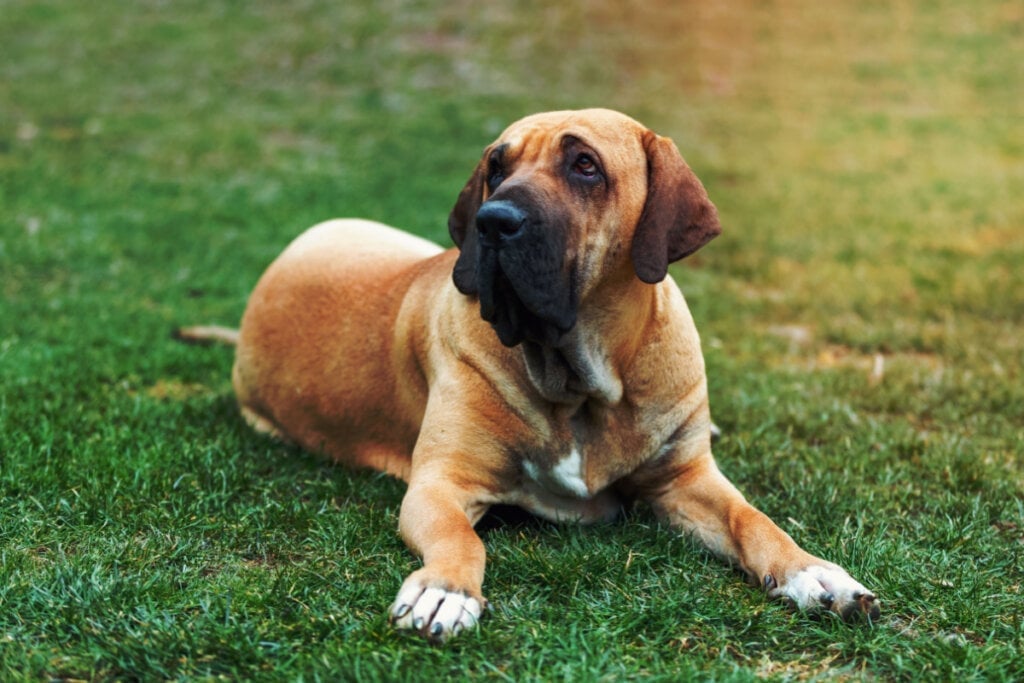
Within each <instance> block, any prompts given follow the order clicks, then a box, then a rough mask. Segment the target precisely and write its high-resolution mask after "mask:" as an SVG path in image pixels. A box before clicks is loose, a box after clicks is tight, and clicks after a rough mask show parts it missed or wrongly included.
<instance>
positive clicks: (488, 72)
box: [0, 0, 1024, 681]
mask: <svg viewBox="0 0 1024 683" xmlns="http://www.w3.org/2000/svg"><path fill="white" fill-rule="evenodd" d="M711 4H712V3H692V4H691V3H673V4H669V3H665V4H664V6H662V7H658V8H656V9H655V8H653V7H651V6H649V5H646V4H640V3H637V4H633V3H615V2H610V1H605V0H601V1H599V2H587V3H584V2H564V3H560V4H558V5H557V6H555V7H549V6H547V5H546V4H544V3H540V2H533V1H532V0H528V1H527V2H524V3H519V4H517V5H515V6H513V5H509V4H503V5H499V6H493V7H492V6H490V5H487V4H485V3H467V2H455V3H430V2H424V1H417V0H393V1H391V2H387V3H370V2H349V3H326V2H317V1H310V2H303V3H288V4H285V3H269V2H255V3H235V2H228V1H226V0H211V1H207V2H180V3H149V2H147V3H132V4H131V5H123V4H118V3H104V2H98V3H79V4H74V3H65V2H59V1H58V0H49V1H47V0H39V1H34V2H29V1H27V0H0V16H2V17H3V19H2V20H0V44H3V45H4V49H3V53H2V55H0V70H2V78H0V487H2V488H0V491H2V508H0V606H2V608H0V678H2V679H4V680H40V679H57V680H70V679H87V680H92V679H94V680H113V679H117V680H154V679H207V678H209V679H216V678H228V679H255V680H282V679H284V680H289V679H303V680H319V679H326V680H336V679H358V680H368V681H369V680H420V679H437V678H441V677H458V678H462V677H467V676H474V675H475V676H478V677H480V678H486V679H494V680H515V681H521V680H572V681H589V680H620V679H631V678H633V679H644V680H647V679H650V680H687V679H702V680H703V679H721V680H751V679H755V678H767V679H771V680H794V679H795V680H807V679H820V678H827V679H832V678H838V679H854V680H862V679H882V680H918V679H922V678H924V677H928V678H930V679H937V680H957V681H962V680H1020V679H1021V678H1024V664H1022V662H1024V625H1022V613H1024V609H1022V605H1024V599H1022V598H1024V594H1022V593H1024V589H1022V585H1024V475H1022V474H1021V472H1022V470H1024V468H1022V462H1021V450H1022V449H1021V444H1022V443H1024V425H1022V421H1021V416H1022V415H1024V378H1022V367H1024V343H1022V341H1021V340H1022V339H1024V295H1022V292H1024V200H1022V199H1021V197H1024V127H1022V126H1021V121H1022V120H1024V101H1022V99H1021V97H1020V93H1021V92H1022V91H1024V71H1022V67H1021V65H1022V64H1024V12H1022V10H1021V8H1020V5H1019V3H1014V2H981V3H973V4H970V5H968V4H965V3H958V2H954V1H952V0H934V1H930V2H925V1H920V2H915V1H913V0H907V1H905V2H897V3H874V2H871V3H852V2H848V3H828V4H824V3H756V2H744V1H743V0H731V1H729V2H723V3H714V4H713V6H711V7H709V6H706V5H711ZM590 105H603V106H610V107H613V108H618V109H622V110H624V111H627V112H628V113H631V114H633V115H634V116H636V117H637V118H639V119H641V120H642V121H644V122H645V123H647V124H648V125H650V126H651V127H652V128H654V129H656V130H658V131H659V132H662V133H663V134H667V135H670V136H672V137H673V138H674V139H675V140H676V142H677V143H678V144H679V146H680V148H681V149H682V150H683V153H684V155H685V156H686V157H687V158H688V160H689V161H690V163H691V165H692V166H693V167H694V168H695V169H696V170H697V172H698V174H699V175H700V176H701V177H702V179H703V180H704V182H705V185H706V186H707V187H708V190H709V192H710V194H711V196H712V198H713V199H714V200H715V202H716V203H717V204H718V207H719V209H720V212H721V214H722V218H723V224H724V226H725V233H724V235H723V236H722V237H721V238H719V239H718V240H716V241H715V242H713V243H712V244H711V245H709V247H707V248H706V249H705V250H704V251H702V252H701V253H700V254H698V255H697V256H696V257H694V258H692V259H690V260H689V261H688V262H687V263H685V264H683V265H682V266H680V267H678V268H676V269H675V271H674V274H675V276H676V278H677V279H678V280H679V281H680V283H681V285H682V287H683V290H684V291H685V292H686V293H687V297H688V299H689V302H690V305H691V308H692V310H693V311H694V315H695V317H696V319H697V321H698V326H699V328H700V329H701V331H702V335H703V339H704V346H705V354H706V357H707V363H708V369H709V379H710V383H711V394H712V407H713V412H714V415H715V418H716V420H717V422H718V423H719V424H720V425H722V426H723V428H724V429H725V433H726V435H725V438H724V439H723V440H722V441H721V442H720V443H719V444H718V446H717V448H716V455H717V457H718V459H719V462H720V466H721V467H722V469H723V470H724V471H725V472H726V473H727V474H728V475H729V476H730V477H731V478H732V479H733V480H734V481H735V482H737V484H738V485H739V486H740V487H741V489H743V490H744V491H745V492H746V493H747V495H748V497H749V498H751V499H752V500H753V501H754V502H755V503H756V504H757V505H758V506H759V507H761V508H762V509H763V510H765V511H766V512H767V513H768V514H769V515H771V516H772V517H773V518H774V519H776V520H777V521H779V522H780V523H781V524H782V526H783V527H784V528H786V530H787V531H789V532H790V533H791V534H792V535H793V536H794V537H796V539H797V540H798V541H799V542H800V543H802V544H803V545H804V546H805V547H807V548H808V549H809V550H811V551H812V552H815V553H819V554H822V555H825V556H827V557H829V558H830V559H833V560H835V561H837V562H839V563H840V564H843V565H844V566H846V567H847V568H849V569H850V570H851V572H852V573H853V574H854V575H855V576H857V577H858V578H860V579H861V580H862V581H863V582H864V583H865V584H867V585H868V586H869V587H871V588H873V589H875V590H877V591H878V593H879V595H880V596H881V598H882V600H883V607H884V614H883V618H882V619H881V621H880V623H878V624H876V625H874V626H873V627H865V626H860V627H852V628H851V627H848V626H844V625H842V624H838V623H835V622H834V621H833V620H831V619H824V620H820V621H815V620H811V619H808V618H806V617H803V616H800V615H794V614H792V613H790V612H788V611H786V610H785V609H783V608H782V607H781V606H779V605H776V604H770V603H766V602H765V601H764V599H763V597H762V596H761V595H760V594H759V593H757V592H755V591H751V590H750V589H748V588H747V587H745V586H744V585H743V584H742V582H741V581H740V580H739V578H738V576H737V575H736V574H734V573H732V572H730V571H729V570H728V569H727V568H724V567H722V566H720V565H719V564H718V563H717V562H715V561H714V560H712V559H711V558H710V557H709V556H708V555H707V554H706V553H704V552H703V551H701V550H699V549H698V548H696V547H694V546H693V544H692V543H691V542H690V541H688V540H687V539H684V538H678V537H674V536H673V535H672V534H671V533H669V532H668V530H667V529H665V528H661V527H659V526H658V525H657V524H656V523H655V521H654V520H653V518H652V517H651V516H650V513H649V512H648V511H646V510H642V509H641V510H637V511H636V512H635V513H634V514H632V515H631V516H630V517H629V518H628V519H627V520H625V521H623V522H621V523H617V524H614V525H608V526H601V527H597V528H589V529H578V528H573V527H556V526H549V525H543V524H537V523H529V522H527V523H517V522H514V521H507V522H505V523H500V522H496V523H493V524H491V525H489V528H488V529H487V530H486V531H484V532H483V534H484V537H485V542H486V545H487V548H488V551H489V556H490V563H489V566H488V576H487V580H486V583H485V590H486V592H487V594H488V596H489V597H490V598H491V599H492V600H493V602H494V604H495V611H494V612H493V613H492V614H490V615H487V616H486V617H485V619H484V620H483V623H482V628H481V629H480V630H479V631H478V632H475V633H473V634H469V635H467V636H466V637H463V638H461V639H460V640H459V641H457V642H454V643H452V644H451V645H450V646H448V647H445V648H435V647H431V646H428V645H426V644H424V643H421V642H419V641H418V640H417V639H414V638H409V637H404V636H402V635H399V634H396V633H394V632H392V631H391V630H390V629H389V627H388V626H387V624H386V620H385V616H384V610H385V607H386V606H387V605H388V603H389V602H390V600H391V599H392V597H393V594H394V591H395V590H396V588H397V586H398V584H399V582H400V580H401V578H402V577H403V576H404V575H405V574H406V573H408V572H409V571H410V570H411V569H412V568H414V567H415V566H416V561H415V559H414V558H413V557H412V556H411V555H410V554H409V553H408V552H407V551H406V550H405V549H404V547H403V545H402V543H401V541H400V539H399V538H398V536H397V533H396V530H395V528H396V516H397V508H398V505H399V502H400V499H401V495H402V486H401V485H400V484H399V483H397V482H394V481H391V480H388V479H386V478H383V477H380V476H378V475H375V474H372V473H351V472H349V471H346V470H344V469H341V468H337V467H334V466H332V465H330V464H328V463H326V462H324V461H322V460H320V459H317V458H315V457H312V456H310V455H308V454H305V453H301V452H295V451H290V450H288V449H284V448H281V447H279V446H277V445H275V444H273V443H271V442H268V441H266V440H264V439H262V438H260V437H258V436H256V435H254V434H252V433H251V432H249V431H248V430H246V429H245V428H244V426H243V425H242V424H241V423H240V420H239V419H238V418H237V417H236V414H235V410H234V406H233V399H232V397H231V391H230V384H229V380H228V375H229V369H230V363H231V358H230V353H229V352H228V351H226V350H223V349H196V348H190V347H184V346H181V345H179V344H176V343H174V342H173V341H171V340H170V339H169V336H168V333H169V331H170V329H171V328H172V327H174V326H175V325H179V324H186V323H196V322H220V323H227V324H231V323H232V322H233V321H236V320H237V319H238V317H239V316H240V314H241V311H242V309H243V307H244V304H245V300H246V297H247V294H248V292H249V290H250V288H251V287H252V285H253V283H254V282H255V280H256V278H257V277H258V276H259V273H260V272H261V271H262V269H263V268H264V267H265V266H266V265H267V263H269V261H270V260H271V259H272V258H273V257H274V256H275V255H276V254H277V253H278V252H279V251H280V249H281V248H282V247H283V246H284V244H286V243H287V241H288V240H290V239H291V238H292V237H293V236H294V235H295V234H297V233H298V232H299V231H300V230H302V229H303V228H305V227H306V226H308V225H311V224H312V223H314V222H316V221H319V220H321V219H324V218H327V217H331V216H338V215H357V216H366V217H371V218H375V219H377V220H382V221H386V222H389V223H392V224H395V225H399V226H403V227H405V228H407V229H410V230H412V231H414V232H416V233H419V234H422V235H425V236H427V237H430V238H433V239H436V240H439V241H445V240H446V231H445V218H446V216H447V212H448V210H449V208H450V206H451V204H452V203H453V201H454V198H455V196H456V194H457V192H458V190H459V189H460V188H461V186H462V183H463V182H464V180H465V178H466V177H467V176H468V173H469V171H470V170H471V169H472V167H473V165H474V163H475V161H476V159H477V156H478V154H479V151H480V150H481V149H482V147H483V146H484V145H485V144H486V143H487V142H489V141H490V140H491V139H492V138H493V137H494V136H495V135H496V134H497V132H499V130H500V129H501V128H502V127H504V125H506V124H507V123H509V122H511V121H512V120H515V119H516V118H518V117H519V116H521V115H523V114H526V113H529V112H533V111H538V110H544V109H553V108H562V107H581V106H590ZM879 359H880V360H879ZM879 369H880V370H881V371H882V372H879V371H878V370H879Z"/></svg>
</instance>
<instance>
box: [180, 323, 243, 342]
mask: <svg viewBox="0 0 1024 683" xmlns="http://www.w3.org/2000/svg"><path fill="white" fill-rule="evenodd" d="M171 336H172V337H174V338H175V339H177V340H178V341H182V342H185V343H186V344H202V345H209V344H225V345H227V346H237V345H238V330H235V329H232V328H230V327H221V326H220V325H193V326H191V327H179V328H177V329H175V330H174V331H173V332H171Z"/></svg>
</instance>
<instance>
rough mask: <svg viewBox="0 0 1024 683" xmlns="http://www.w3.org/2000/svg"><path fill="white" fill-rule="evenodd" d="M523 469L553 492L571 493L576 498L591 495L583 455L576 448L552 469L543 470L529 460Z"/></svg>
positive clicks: (531, 477)
mask: <svg viewBox="0 0 1024 683" xmlns="http://www.w3.org/2000/svg"><path fill="white" fill-rule="evenodd" d="M523 469H524V470H525V471H526V474H527V476H528V477H530V479H532V480H534V481H535V482H537V483H538V484H540V485H541V486H542V487H544V488H545V489H547V490H549V491H550V492H551V493H557V494H561V495H565V494H569V495H572V496H574V497H576V498H590V497H591V493H590V488H588V487H587V482H586V478H585V477H584V474H583V456H582V455H581V454H580V452H579V450H577V449H576V448H573V449H572V452H571V453H569V455H567V456H565V457H564V458H562V459H561V460H559V461H558V462H557V463H556V464H555V466H554V467H552V468H551V469H550V470H546V471H545V470H541V469H540V468H539V467H537V465H536V464H534V463H532V462H530V461H529V460H527V461H525V462H524V463H523Z"/></svg>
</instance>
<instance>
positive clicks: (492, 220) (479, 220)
mask: <svg viewBox="0 0 1024 683" xmlns="http://www.w3.org/2000/svg"><path fill="white" fill-rule="evenodd" d="M524 225H526V213H525V212H524V211H523V210H522V209H520V208H519V207H518V206H516V205H515V204H513V203H512V202H509V201H505V200H503V199H496V200H493V201H489V202H484V204H483V205H482V206H481V207H480V210H479V211H477V212H476V229H477V230H479V231H480V236H481V237H483V238H484V239H485V240H487V241H488V242H491V243H492V244H497V243H498V242H501V241H503V240H507V239H511V238H512V237H515V236H516V235H518V234H519V233H521V232H522V231H523V226H524Z"/></svg>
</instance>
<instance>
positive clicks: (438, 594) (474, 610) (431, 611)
mask: <svg viewBox="0 0 1024 683" xmlns="http://www.w3.org/2000/svg"><path fill="white" fill-rule="evenodd" d="M476 498H477V496H475V495H474V494H473V492H472V491H471V490H467V489H466V488H464V487H462V486H460V485H459V484H458V483H457V482H456V480H453V479H452V478H451V477H448V476H446V473H445V472H444V470H443V469H441V468H430V469H418V470H417V469H414V471H413V476H412V478H411V480H410V482H409V489H408V491H407V492H406V494H405V498H403V499H402V510H401V513H400V514H399V528H400V529H401V533H402V537H403V538H404V539H405V542H406V544H407V545H408V546H409V548H410V549H411V550H412V551H413V552H415V553H417V554H418V555H420V556H422V558H423V567H422V568H421V569H418V570H416V571H415V572H413V573H412V574H410V575H409V577H408V578H407V579H406V580H405V582H404V583H403V584H402V587H401V589H400V590H399V591H398V597H397V598H396V599H395V602H394V604H393V605H392V606H391V612H390V614H391V621H392V622H393V623H394V624H395V626H396V627H397V628H402V629H415V630H416V631H419V632H420V633H421V634H422V635H424V636H426V637H428V638H430V639H431V640H434V641H438V642H443V641H444V640H447V639H448V638H449V637H451V636H453V635H456V634H458V633H459V632H460V631H462V630H463V629H466V628H471V627H473V626H475V625H476V623H477V620H478V619H479V618H480V613H481V609H482V607H483V606H484V605H485V604H486V601H485V600H484V597H483V595H482V593H481V589H482V584H483V580H484V563H485V561H486V555H485V552H484V545H483V542H482V541H481V540H480V537H479V536H477V534H476V532H475V531H474V530H473V524H474V523H475V522H476V521H477V520H479V518H480V517H481V516H482V515H483V513H484V512H485V511H486V505H482V504H480V503H479V502H478V501H477V500H476Z"/></svg>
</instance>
